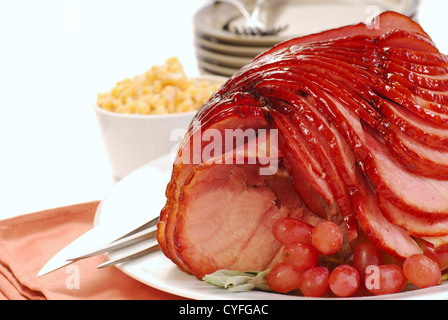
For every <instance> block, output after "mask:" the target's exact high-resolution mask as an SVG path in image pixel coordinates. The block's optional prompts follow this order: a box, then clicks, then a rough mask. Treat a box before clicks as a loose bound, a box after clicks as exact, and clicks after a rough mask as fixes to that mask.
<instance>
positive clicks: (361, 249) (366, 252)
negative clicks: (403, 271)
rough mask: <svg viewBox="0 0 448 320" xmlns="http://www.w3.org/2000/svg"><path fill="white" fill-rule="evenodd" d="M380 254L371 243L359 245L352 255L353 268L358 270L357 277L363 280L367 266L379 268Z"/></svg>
mask: <svg viewBox="0 0 448 320" xmlns="http://www.w3.org/2000/svg"><path fill="white" fill-rule="evenodd" d="M381 260H382V259H381V252H380V250H379V249H378V248H377V247H376V246H375V245H373V244H372V243H371V242H365V243H360V244H359V245H357V246H356V248H355V251H354V253H353V266H354V267H355V268H356V270H358V272H359V275H360V276H361V278H362V279H364V277H365V274H366V268H367V267H368V266H372V265H373V266H379V265H380V264H381V263H382V262H381Z"/></svg>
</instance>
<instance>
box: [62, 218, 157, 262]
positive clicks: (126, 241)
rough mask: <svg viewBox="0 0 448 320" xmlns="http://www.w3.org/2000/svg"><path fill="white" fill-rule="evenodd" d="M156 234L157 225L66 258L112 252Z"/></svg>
mask: <svg viewBox="0 0 448 320" xmlns="http://www.w3.org/2000/svg"><path fill="white" fill-rule="evenodd" d="M156 234H157V226H153V227H150V228H148V229H146V230H142V231H140V232H137V233H135V234H132V235H130V236H126V237H122V238H120V239H119V240H116V241H114V242H111V243H110V244H108V245H106V246H104V247H102V248H99V249H95V250H92V251H90V252H87V253H84V254H82V255H79V256H77V257H74V258H71V259H68V260H69V261H78V260H82V259H86V258H89V257H93V256H97V255H99V254H102V253H107V252H112V251H115V250H118V249H122V248H126V247H129V246H132V245H134V244H137V243H139V242H142V241H144V240H147V239H150V238H154V237H155V236H156Z"/></svg>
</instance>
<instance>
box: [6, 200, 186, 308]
mask: <svg viewBox="0 0 448 320" xmlns="http://www.w3.org/2000/svg"><path fill="white" fill-rule="evenodd" d="M98 204H99V201H94V202H88V203H82V204H76V205H72V206H67V207H62V208H56V209H51V210H45V211H41V212H37V213H33V214H28V215H23V216H19V217H16V218H12V219H7V220H3V221H0V299H10V300H19V299H33V300H35V299H53V300H66V299H83V300H87V299H89V300H99V299H101V300H106V299H108V300H111V299H113V300H116V299H132V300H141V299H148V300H178V299H182V298H180V297H178V296H175V295H171V294H168V293H166V292H162V291H159V290H156V289H154V288H151V287H149V286H147V285H144V284H142V283H140V282H138V281H137V280H134V279H133V278H131V277H129V276H127V275H126V274H124V273H123V272H121V271H120V270H118V269H117V268H115V267H109V268H105V269H96V266H97V265H98V264H100V263H101V262H103V261H105V260H106V258H105V257H104V256H102V255H101V256H97V257H92V258H89V259H85V260H82V261H78V262H76V263H73V264H72V265H69V266H66V267H63V268H61V269H59V270H56V271H54V272H52V273H49V274H46V275H44V276H41V277H37V273H38V271H39V270H40V269H41V267H42V266H43V265H44V264H45V263H46V262H47V261H48V260H49V259H50V258H52V257H53V256H54V255H55V254H56V253H57V252H58V251H59V250H61V249H62V248H64V247H65V246H66V245H68V244H69V243H71V242H72V241H73V240H75V239H76V238H77V237H79V236H80V235H82V234H83V233H85V232H86V231H88V230H89V229H91V228H92V227H93V219H94V215H95V211H96V208H97V206H98Z"/></svg>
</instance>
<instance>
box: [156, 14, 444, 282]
mask: <svg viewBox="0 0 448 320" xmlns="http://www.w3.org/2000/svg"><path fill="white" fill-rule="evenodd" d="M377 23H378V24H377V25H376V26H374V27H372V26H366V25H365V24H359V25H353V26H347V27H343V28H339V29H334V30H330V31H326V32H323V33H319V34H315V35H310V36H306V37H302V38H295V39H291V40H288V41H285V42H283V43H280V44H278V45H276V46H275V47H273V48H272V49H270V50H268V51H266V52H264V53H262V54H260V55H259V56H258V57H256V58H255V59H254V60H253V61H252V62H250V63H249V64H247V65H246V66H244V67H243V68H242V69H241V70H240V71H239V72H238V73H236V74H235V75H234V76H233V77H232V78H230V79H229V80H228V81H227V82H226V83H225V84H224V85H223V86H222V87H221V88H220V89H219V90H218V91H217V92H216V93H215V94H214V95H213V96H212V97H211V98H210V100H209V101H208V102H206V103H205V104H204V105H203V106H202V107H201V109H200V110H199V112H198V113H197V115H196V116H195V119H194V121H193V122H192V124H191V126H190V128H189V131H188V133H187V134H186V136H185V138H184V139H183V141H182V143H181V147H180V149H179V153H178V155H177V159H176V161H175V164H174V166H173V173H172V178H171V181H170V183H169V185H168V187H167V190H166V196H167V203H166V205H165V207H164V208H163V210H162V212H161V216H160V222H159V226H158V227H159V233H158V240H159V243H160V245H161V248H162V250H163V252H164V253H165V255H166V256H167V257H169V258H170V259H171V260H172V261H173V262H174V263H175V264H177V265H178V266H179V268H181V269H182V270H184V271H185V272H188V273H192V274H194V275H195V276H197V277H198V278H202V277H203V276H204V275H205V274H208V273H211V272H213V271H216V270H218V269H235V270H266V269H268V268H270V267H271V266H273V265H274V264H276V263H278V261H279V259H280V254H279V252H280V250H281V247H282V246H281V244H280V243H279V242H278V241H277V240H276V239H275V238H274V237H273V235H272V226H273V224H274V223H275V221H277V220H278V219H281V218H284V217H294V218H296V219H300V220H303V221H305V222H308V223H310V224H312V225H316V224H317V223H319V222H321V221H324V220H330V221H333V222H335V223H336V224H338V225H339V226H340V227H341V229H342V230H343V231H344V235H345V239H344V243H345V245H344V246H343V247H342V248H341V250H340V252H339V254H340V255H341V256H346V255H348V254H349V245H348V244H349V243H350V242H351V241H354V240H355V239H356V238H357V237H358V236H359V234H360V233H364V234H365V235H366V236H367V237H368V238H369V239H370V241H371V242H372V243H374V244H375V245H376V246H377V247H378V248H380V249H381V250H383V251H384V252H386V253H388V254H390V255H393V256H395V257H397V258H401V259H404V258H406V257H408V256H410V255H413V254H416V253H421V252H422V249H421V248H420V247H419V245H418V243H419V241H421V240H424V241H426V242H429V243H432V244H433V245H434V246H435V249H438V248H442V247H443V246H445V245H446V244H447V243H448V58H447V56H445V55H443V54H441V53H440V52H439V50H438V49H437V48H436V46H435V45H434V43H433V42H432V40H431V39H430V37H429V36H428V35H427V34H426V33H425V32H424V31H423V30H422V28H421V27H420V26H419V25H418V24H416V23H415V22H413V21H412V20H411V19H409V18H408V17H405V16H402V15H400V14H397V13H392V12H386V13H383V14H382V15H380V16H379V19H378V20H377ZM229 130H233V132H235V131H236V130H240V131H239V132H243V133H246V132H249V130H252V131H251V132H255V134H252V135H247V137H245V138H246V139H244V140H241V139H240V140H239V142H237V143H234V146H233V148H232V149H229V148H227V146H228V143H227V141H226V142H222V141H221V142H220V143H217V142H218V141H217V140H218V137H219V136H222V137H226V134H227V133H228V132H229ZM210 132H212V133H213V134H210ZM274 133H276V135H274ZM212 137H213V138H212ZM236 140H238V139H236ZM232 141H233V142H234V141H235V139H232ZM212 142H214V144H213V146H214V147H213V148H211V146H210V144H211V143H212ZM215 142H216V143H215ZM251 143H252V146H253V145H254V143H255V145H256V148H249V146H250V145H251ZM198 146H199V147H198ZM205 151H206V152H205ZM204 154H206V155H207V156H206V157H204ZM237 160H239V161H237ZM260 169H266V170H268V171H267V172H270V174H266V173H264V174H263V173H262V171H261V170H260ZM269 170H271V171H269Z"/></svg>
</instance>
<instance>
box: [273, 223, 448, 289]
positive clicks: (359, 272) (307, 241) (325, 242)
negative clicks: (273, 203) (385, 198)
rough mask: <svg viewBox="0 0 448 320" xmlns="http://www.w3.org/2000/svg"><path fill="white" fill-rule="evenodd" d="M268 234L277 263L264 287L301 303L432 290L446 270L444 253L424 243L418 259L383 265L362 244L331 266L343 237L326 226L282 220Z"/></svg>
mask: <svg viewBox="0 0 448 320" xmlns="http://www.w3.org/2000/svg"><path fill="white" fill-rule="evenodd" d="M273 234H274V236H275V238H276V239H277V240H278V241H279V242H280V243H281V244H283V246H284V247H283V252H282V256H283V260H282V262H281V263H279V264H277V265H276V266H274V267H273V268H272V269H271V271H270V272H269V274H268V278H267V282H268V285H269V287H270V288H271V289H272V290H273V291H276V292H280V293H291V292H294V293H298V294H302V295H304V296H307V297H322V296H337V297H350V296H360V295H366V294H367V295H368V294H373V295H383V294H392V293H398V292H400V291H402V290H403V289H404V287H405V286H406V284H407V283H408V282H410V283H411V284H413V285H414V286H416V287H418V288H426V287H430V286H435V285H437V284H438V283H439V281H440V279H441V270H442V269H444V268H446V267H448V252H436V251H434V250H432V248H431V246H430V245H429V244H425V243H421V244H420V245H421V247H422V249H423V252H424V254H415V255H412V256H410V257H408V258H407V259H406V260H404V262H403V261H399V260H393V259H392V262H389V261H388V262H387V263H385V262H383V260H385V259H384V256H385V254H384V253H383V252H381V250H379V249H378V248H377V247H376V246H375V245H373V244H372V243H371V242H370V241H368V240H365V241H358V242H357V243H356V244H355V243H352V244H351V245H352V249H353V255H352V258H351V259H349V260H348V261H346V262H344V263H342V264H338V263H334V261H336V260H337V259H336V258H335V254H337V253H338V252H339V251H340V249H341V246H342V245H343V233H342V231H341V229H340V228H339V226H338V225H336V224H335V223H333V222H330V221H325V222H322V223H319V224H318V225H316V226H315V227H314V226H312V225H310V224H307V223H305V222H303V221H300V220H298V219H294V218H284V219H280V220H278V221H277V222H276V224H275V225H274V228H273ZM329 262H330V263H329ZM331 262H333V263H331Z"/></svg>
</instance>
